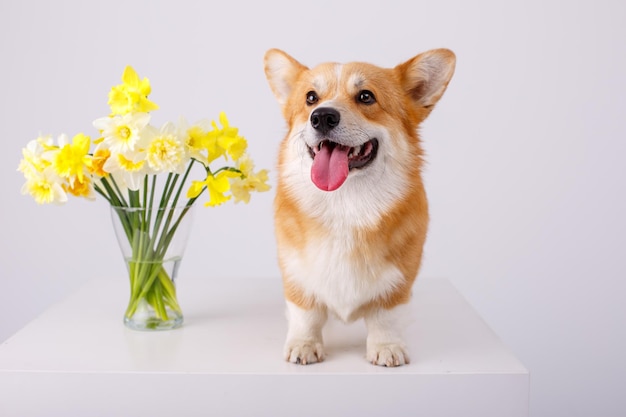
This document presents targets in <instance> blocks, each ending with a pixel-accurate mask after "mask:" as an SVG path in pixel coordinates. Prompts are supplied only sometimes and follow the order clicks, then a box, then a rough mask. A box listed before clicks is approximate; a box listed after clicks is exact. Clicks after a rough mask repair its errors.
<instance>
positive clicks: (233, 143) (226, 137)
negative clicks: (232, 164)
mask: <svg viewBox="0 0 626 417" xmlns="http://www.w3.org/2000/svg"><path fill="white" fill-rule="evenodd" d="M220 123H221V124H222V129H217V125H216V124H215V123H214V127H215V128H216V130H217V131H218V132H219V133H218V137H217V145H218V146H219V147H220V148H222V149H223V150H224V151H226V152H227V153H228V155H230V157H231V158H233V160H234V161H237V160H238V159H239V158H240V157H241V156H242V155H243V153H244V152H245V151H246V148H247V147H248V142H247V141H246V140H245V139H244V138H243V137H242V136H239V129H237V128H236V127H231V126H230V124H229V123H228V118H226V114H225V113H224V112H222V113H220Z"/></svg>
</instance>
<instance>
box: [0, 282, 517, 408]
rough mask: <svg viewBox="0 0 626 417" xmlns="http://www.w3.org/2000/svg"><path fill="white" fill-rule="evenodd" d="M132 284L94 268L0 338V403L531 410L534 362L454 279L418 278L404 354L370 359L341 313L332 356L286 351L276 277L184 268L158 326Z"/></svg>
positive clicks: (332, 334)
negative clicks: (137, 319) (148, 323)
mask: <svg viewBox="0 0 626 417" xmlns="http://www.w3.org/2000/svg"><path fill="white" fill-rule="evenodd" d="M126 286H127V283H126V282H125V280H123V279H117V280H115V279H112V280H110V281H92V282H89V283H88V284H87V285H85V286H84V287H83V288H82V289H80V290H79V291H78V292H76V293H75V294H73V295H71V296H70V297H68V298H67V299H66V300H64V301H63V302H61V303H59V304H57V305H55V306H53V307H52V308H50V309H49V310H48V311H46V312H45V313H44V314H42V315H41V316H40V317H38V318H37V319H36V320H34V321H33V322H31V323H30V324H29V325H27V326H26V327H25V328H23V329H22V330H21V331H19V332H18V333H17V334H15V335H14V336H13V337H12V338H10V339H8V340H7V341H6V342H4V343H3V344H2V345H0V415H2V416H9V415H47V416H49V415H64V416H68V415H74V414H72V413H76V415H82V416H86V415H126V414H125V412H128V413H129V414H130V413H131V411H133V410H136V411H137V412H145V411H146V410H149V409H152V411H153V413H154V414H152V415H167V414H168V413H170V412H175V410H177V408H176V407H182V404H181V403H180V402H181V401H183V402H184V404H186V405H185V406H184V407H183V409H185V410H187V412H186V413H183V414H181V415H209V414H211V413H210V412H213V413H217V414H213V415H272V416H279V415H296V414H299V415H315V414H319V413H322V414H324V415H326V416H330V415H347V414H345V413H346V412H348V411H350V412H351V413H352V412H355V413H358V415H378V414H379V413H380V412H387V411H389V412H391V411H394V410H395V411H396V412H397V411H400V410H405V409H412V410H418V409H422V410H426V409H428V410H429V412H430V414H429V415H431V416H435V415H442V416H443V415H445V416H448V415H481V416H489V415H494V416H495V415H499V416H503V415H515V416H523V415H527V412H528V383H529V376H528V371H527V370H526V369H525V367H524V366H523V365H522V364H521V363H520V361H519V360H518V359H517V358H516V357H515V356H514V355H513V354H512V353H511V352H510V351H509V350H508V349H507V348H506V347H505V346H504V345H503V344H502V343H501V341H500V340H499V339H498V337H497V336H496V335H495V334H494V333H493V332H492V331H491V330H490V329H489V327H488V326H487V325H486V324H485V323H484V321H483V320H482V319H481V318H480V317H479V316H478V315H477V314H476V312H475V311H474V310H473V309H472V308H471V306H470V305H469V304H468V303H467V302H466V301H465V300H464V299H463V297H462V296H461V295H460V294H459V293H458V291H457V290H456V289H455V288H454V287H453V286H452V285H451V284H450V282H449V281H448V280H444V279H421V280H418V282H417V283H416V285H415V287H414V297H413V300H412V302H411V306H412V309H411V311H412V317H411V322H410V324H409V327H408V329H407V332H406V336H407V344H408V347H409V352H410V357H411V359H412V362H411V364H410V365H408V366H403V367H399V368H384V367H378V366H373V365H371V364H369V363H368V362H367V361H366V360H365V327H364V324H363V323H362V322H356V323H353V324H350V325H345V324H343V323H340V322H336V321H334V320H331V321H330V322H329V325H328V326H327V328H326V329H325V332H324V340H325V344H326V353H327V357H326V360H325V361H324V362H322V363H319V364H314V365H308V366H302V365H294V364H290V363H287V362H285V361H284V359H283V357H282V345H283V341H284V337H285V331H286V321H285V316H284V301H283V299H282V292H281V290H282V288H281V282H280V280H279V279H248V280H230V281H227V280H223V281H221V280H210V279H206V280H199V279H187V280H185V279H183V280H181V281H180V282H179V283H178V291H179V301H180V304H181V306H182V309H183V313H184V315H185V322H184V324H183V327H182V328H180V329H176V330H172V331H164V332H139V331H133V330H129V329H127V328H126V327H125V326H124V325H123V323H122V315H123V312H124V310H125V308H126V302H127V297H128V288H127V287H126ZM170 396H171V398H170ZM35 399H36V401H34V400H35ZM157 399H158V401H157ZM390 400H393V401H391V402H389V401H390ZM146 401H148V402H149V404H148V405H145V403H146ZM152 402H154V404H152ZM142 404H143V405H142ZM172 407H173V408H172ZM381 407H382V408H381ZM433 407H436V408H435V409H433ZM467 407H474V409H475V410H476V412H480V413H482V414H473V413H467V411H468V410H469V409H468V408H467ZM107 410H108V411H110V412H113V413H114V414H108V413H107V412H106V411H107ZM115 410H117V412H116V411H115ZM434 410H436V412H435V411H434ZM462 410H465V412H466V414H456V413H457V412H459V413H462ZM39 412H42V413H43V414H40V413H39ZM503 412H505V413H506V414H502V413H503ZM120 413H121V414H120ZM161 413H162V414H161ZM333 413H336V414H333ZM392 414H393V413H391V414H390V415H392ZM354 415H357V414H354ZM400 415H401V414H400Z"/></svg>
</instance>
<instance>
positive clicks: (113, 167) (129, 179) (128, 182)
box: [96, 143, 150, 191]
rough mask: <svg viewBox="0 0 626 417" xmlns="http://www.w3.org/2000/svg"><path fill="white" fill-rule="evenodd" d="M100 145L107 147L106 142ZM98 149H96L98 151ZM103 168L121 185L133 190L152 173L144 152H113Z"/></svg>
mask: <svg viewBox="0 0 626 417" xmlns="http://www.w3.org/2000/svg"><path fill="white" fill-rule="evenodd" d="M100 145H103V149H106V148H105V147H104V143H101V144H100ZM98 150H99V149H96V152H97V151H98ZM102 169H103V170H104V171H105V172H108V173H109V174H110V175H111V176H112V177H113V179H115V181H116V183H117V184H118V185H119V186H120V187H124V188H128V189H129V190H133V191H136V190H138V189H139V188H140V187H141V186H142V185H143V181H144V177H145V176H146V175H148V174H149V173H150V172H149V171H150V170H149V168H148V164H147V163H146V159H145V153H144V152H126V153H122V152H116V153H114V152H111V155H110V156H109V157H108V158H107V160H106V161H105V162H104V165H103V166H102Z"/></svg>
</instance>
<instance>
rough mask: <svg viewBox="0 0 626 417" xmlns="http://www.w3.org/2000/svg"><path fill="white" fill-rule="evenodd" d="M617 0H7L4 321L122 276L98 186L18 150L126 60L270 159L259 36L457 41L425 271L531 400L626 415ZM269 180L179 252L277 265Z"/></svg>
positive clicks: (209, 264)
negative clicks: (70, 195)
mask: <svg viewBox="0 0 626 417" xmlns="http://www.w3.org/2000/svg"><path fill="white" fill-rule="evenodd" d="M625 5H626V3H624V2H620V1H617V0H616V1H612V2H611V1H593V2H591V1H588V2H584V1H580V0H579V1H573V2H570V1H519V2H515V3H510V4H506V2H501V1H489V0H476V1H472V2H470V1H456V2H450V1H441V2H406V1H402V2H395V1H390V0H387V1H376V2H373V1H365V0H351V1H346V2H339V1H337V0H316V1H314V2H308V3H302V2H294V1H277V0H268V1H265V2H252V1H250V2H248V3H245V2H244V3H242V2H236V1H221V2H208V1H202V2H201V1H198V2H188V1H182V0H181V1H177V2H157V1H142V2H132V1H120V0H108V1H101V2H97V3H96V2H86V1H74V2H72V1H59V0H57V1H54V2H47V1H38V2H37V1H17V0H13V1H3V2H2V3H0V21H1V24H0V57H1V58H0V59H1V64H0V82H1V83H2V92H1V93H0V120H1V123H0V132H1V133H0V137H1V138H2V143H3V145H4V148H3V151H2V152H1V153H0V159H1V162H2V163H1V164H0V167H2V174H1V175H0V181H1V184H2V187H1V189H2V190H3V200H4V204H3V205H2V208H1V210H2V216H0V222H2V223H1V225H0V231H1V232H0V233H1V236H2V237H1V243H2V251H0V257H1V258H0V287H1V288H2V291H0V340H4V339H6V338H8V337H9V336H10V335H11V334H12V333H14V332H15V331H17V330H18V329H19V328H20V327H22V326H23V325H25V324H26V323H27V322H28V321H29V320H31V319H33V318H34V317H36V316H37V314H39V313H40V312H42V311H43V310H44V309H46V308H47V307H49V306H50V305H52V304H53V303H54V302H56V301H58V300H60V299H62V298H63V297H64V296H66V295H67V294H68V293H70V292H71V291H73V290H74V289H76V288H77V287H79V286H80V285H81V284H83V283H84V282H85V281H87V280H91V279H98V278H99V279H122V280H123V279H126V277H125V270H124V266H123V263H122V260H121V257H120V255H119V253H118V248H117V246H116V242H115V239H114V236H113V232H112V229H111V225H110V220H109V217H108V216H109V214H108V207H107V206H106V204H105V203H104V202H103V201H102V200H99V201H97V202H95V203H88V202H84V201H78V200H72V201H70V203H68V204H67V205H66V206H64V207H53V206H37V205H36V204H35V203H34V202H33V201H32V200H31V199H30V198H28V197H24V196H21V195H20V187H21V185H22V182H23V180H22V177H21V175H20V174H19V173H17V172H16V168H17V164H18V162H19V159H20V157H21V155H20V151H21V148H22V147H23V146H24V145H25V144H26V142H27V141H28V140H30V139H33V138H35V137H36V136H37V134H38V133H39V132H42V133H53V134H58V133H62V132H66V133H68V134H74V133H77V132H79V131H85V132H86V133H90V134H94V132H93V129H92V127H91V121H92V120H93V119H95V118H97V117H100V116H103V115H106V114H107V111H108V108H107V105H106V99H107V93H108V90H109V88H110V87H111V86H112V85H113V84H116V83H118V80H119V76H120V74H121V70H122V69H123V67H124V66H125V65H126V64H131V65H133V66H134V67H135V68H136V69H137V70H138V71H139V73H140V74H141V75H146V76H148V77H149V78H150V79H151V81H152V84H153V94H152V95H151V98H152V99H153V100H154V101H156V102H157V103H159V104H160V105H161V110H159V111H158V112H155V113H154V115H153V117H154V119H153V120H155V121H156V122H157V123H161V122H164V121H166V120H175V119H176V118H177V117H178V116H179V115H185V116H186V117H187V118H189V119H192V120H196V119H200V118H203V117H211V118H215V117H217V114H218V112H219V111H220V110H225V111H226V112H227V114H228V115H229V116H230V119H231V122H232V123H233V124H235V125H237V126H239V127H240V129H241V132H242V133H243V134H244V135H245V136H246V137H247V138H248V140H249V142H250V147H251V153H252V155H253V156H255V159H256V162H257V165H258V166H262V167H270V168H273V166H274V163H275V156H276V151H277V146H278V143H279V140H280V139H281V137H282V134H283V133H284V123H283V121H282V119H281V118H280V113H279V110H278V107H277V105H276V104H275V101H274V98H273V97H272V96H271V94H270V91H269V88H268V87H267V84H266V82H265V78H264V75H263V68H262V57H263V54H264V52H265V50H267V49H268V48H270V47H280V48H283V49H285V50H286V51H288V52H290V53H291V54H293V55H294V56H296V57H298V58H299V59H301V60H302V61H303V62H304V63H307V64H310V65H313V64H316V63H319V62H321V61H325V60H334V61H350V60H362V61H370V62H373V63H377V64H380V65H386V66H393V65H395V64H397V63H399V62H401V61H402V60H405V59H408V58H410V57H412V56H413V55H415V54H417V53H419V52H421V51H423V50H426V49H429V48H434V47H448V48H451V49H453V50H454V51H455V52H456V53H457V56H458V66H457V72H456V75H455V77H454V79H453V81H452V83H451V84H450V86H449V89H448V91H447V93H446V95H445V96H444V98H443V100H442V101H441V102H440V104H439V105H438V107H437V108H436V109H435V111H434V112H433V113H432V115H431V117H430V119H429V120H427V122H426V123H425V124H424V126H423V129H422V133H423V137H424V144H425V148H426V150H427V153H428V161H429V164H428V167H427V170H426V173H425V175H426V183H427V188H428V190H427V191H428V193H429V197H430V201H431V209H432V219H433V221H432V227H431V230H430V235H429V239H428V242H427V247H426V258H425V263H424V266H423V269H422V275H423V276H441V277H448V278H449V279H450V280H452V281H453V282H454V284H455V285H456V286H457V287H458V288H459V289H460V290H461V291H462V292H463V293H464V294H465V295H466V297H467V298H468V299H469V300H470V301H471V303H472V304H473V305H474V306H475V307H476V309H477V310H478V311H479V312H480V313H481V314H482V315H483V317H484V318H485V319H486V321H487V322H488V323H489V324H490V325H491V326H492V327H493V328H494V329H495V330H496V331H497V332H498V333H499V335H500V336H501V337H502V338H503V340H504V341H505V342H506V343H507V344H508V345H509V346H510V347H511V348H512V350H513V351H514V352H515V353H516V354H517V355H518V356H519V357H520V358H521V360H522V361H523V362H524V363H525V364H526V365H527V367H528V368H529V369H530V371H531V374H532V377H531V380H532V382H531V392H532V394H531V412H532V416H535V417H538V416H542V417H543V416H568V417H572V416H589V417H591V416H618V415H622V416H623V415H626V401H625V399H624V395H623V390H624V387H625V384H624V375H626V360H625V359H624V352H626V325H625V324H626V323H625V319H626V309H625V307H624V305H625V304H624V301H623V300H624V295H625V294H626V284H625V281H626V273H625V272H626V271H625V269H626V268H625V262H626V261H625V259H626V256H625V249H626V237H625V236H626V221H625V220H624V217H625V216H626V196H625V191H626V188H625V181H624V180H625V178H626V168H625V166H626V164H625V163H624V160H625V159H626V127H625V125H624V115H625V113H624V110H625V109H626V29H624V27H625V26H624V17H625V16H626V6H625ZM272 198H273V193H272V192H271V193H267V194H265V195H255V196H254V197H253V201H252V202H251V204H250V205H248V206H234V205H230V206H228V207H221V208H218V209H203V208H199V210H198V212H197V217H196V230H195V231H194V234H193V235H192V238H191V242H190V243H189V246H188V251H187V255H186V259H185V261H184V263H183V268H182V271H181V273H182V274H183V275H184V274H187V275H203V276H206V279H214V280H220V279H230V278H235V277H240V276H254V277H277V276H278V268H277V266H276V261H275V247H274V241H273V235H272V225H271V223H272V220H271V201H272ZM181 285H184V281H182V282H181ZM77 314H80V312H77ZM120 314H121V312H120ZM77 331H80V329H77ZM417 360H419V358H417Z"/></svg>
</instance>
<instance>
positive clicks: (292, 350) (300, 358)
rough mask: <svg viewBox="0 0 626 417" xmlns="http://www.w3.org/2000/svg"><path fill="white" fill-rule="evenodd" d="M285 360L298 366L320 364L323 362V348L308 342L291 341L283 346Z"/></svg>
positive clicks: (317, 343) (316, 343)
mask: <svg viewBox="0 0 626 417" xmlns="http://www.w3.org/2000/svg"><path fill="white" fill-rule="evenodd" d="M285 359H286V360H287V361H288V362H291V363H297V364H300V365H309V364H312V363H316V362H321V361H323V360H324V346H323V345H322V343H319V342H315V341H310V340H306V341H305V340H292V341H289V342H287V344H286V345H285Z"/></svg>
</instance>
